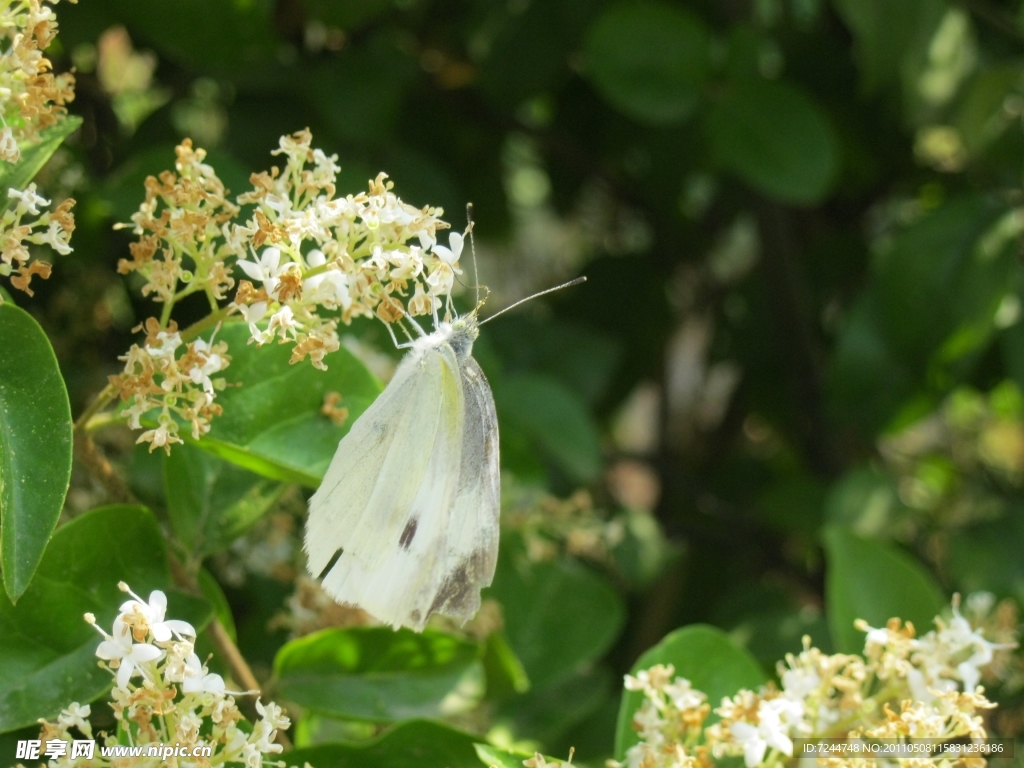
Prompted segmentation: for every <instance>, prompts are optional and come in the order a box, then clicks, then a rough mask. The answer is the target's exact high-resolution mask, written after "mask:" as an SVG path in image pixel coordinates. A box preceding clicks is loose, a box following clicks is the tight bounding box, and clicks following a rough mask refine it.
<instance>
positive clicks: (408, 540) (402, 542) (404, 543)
mask: <svg viewBox="0 0 1024 768" xmlns="http://www.w3.org/2000/svg"><path fill="white" fill-rule="evenodd" d="M418 522H419V518H415V517H410V518H409V522H408V523H406V524H405V529H404V530H403V531H402V535H401V536H399V538H398V546H400V547H401V548H402V549H408V548H409V545H410V544H412V537H413V536H415V535H416V525H417V523H418Z"/></svg>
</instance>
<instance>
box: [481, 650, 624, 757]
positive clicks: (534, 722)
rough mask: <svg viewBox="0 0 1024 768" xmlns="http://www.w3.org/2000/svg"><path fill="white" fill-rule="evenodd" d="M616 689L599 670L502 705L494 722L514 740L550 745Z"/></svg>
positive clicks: (601, 668)
mask: <svg viewBox="0 0 1024 768" xmlns="http://www.w3.org/2000/svg"><path fill="white" fill-rule="evenodd" d="M616 688H618V686H617V685H616V684H615V676H614V675H612V673H611V672H610V671H609V670H608V669H607V668H605V667H604V666H599V667H596V668H595V669H590V670H587V671H586V672H582V673H579V674H575V675H572V676H571V677H567V678H563V679H561V680H559V681H558V682H556V683H553V684H551V685H547V686H545V687H544V688H537V689H535V690H531V691H529V692H527V693H526V695H524V696H517V697H516V698H514V699H508V700H507V701H503V702H502V703H501V705H500V707H499V708H498V718H497V719H498V721H499V722H501V723H502V724H505V723H507V724H508V727H509V729H510V730H511V732H512V736H513V738H514V739H516V740H520V739H528V740H536V741H539V742H541V743H542V744H554V743H555V742H560V741H561V740H562V739H563V738H564V736H565V734H566V733H567V732H568V731H569V730H570V729H571V728H573V727H574V726H576V725H579V724H580V723H581V722H583V721H584V720H586V719H587V718H588V717H590V716H591V715H593V714H594V713H595V712H596V711H597V710H598V709H600V708H601V705H602V704H604V703H605V702H606V701H608V699H609V697H610V696H611V695H612V692H613V691H615V689H616ZM615 698H616V700H618V692H617V691H616V692H615Z"/></svg>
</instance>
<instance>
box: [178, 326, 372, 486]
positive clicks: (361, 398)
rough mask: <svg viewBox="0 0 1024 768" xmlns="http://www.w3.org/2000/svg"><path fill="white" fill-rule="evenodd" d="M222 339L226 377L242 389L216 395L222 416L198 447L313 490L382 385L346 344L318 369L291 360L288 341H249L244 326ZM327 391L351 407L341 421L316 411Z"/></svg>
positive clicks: (225, 331)
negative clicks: (225, 345)
mask: <svg viewBox="0 0 1024 768" xmlns="http://www.w3.org/2000/svg"><path fill="white" fill-rule="evenodd" d="M219 338H221V339H223V340H224V341H227V342H228V346H229V348H230V355H231V365H230V367H229V368H228V369H227V370H226V371H225V373H224V375H225V377H226V378H227V380H228V381H229V382H232V383H237V384H240V385H241V386H237V387H229V388H228V389H227V390H225V391H224V392H223V393H221V394H220V395H219V396H218V398H217V402H218V403H219V404H220V405H221V406H223V408H224V414H223V415H222V416H218V417H217V418H216V419H214V420H213V423H212V426H211V429H210V432H209V434H207V435H205V436H204V437H203V439H202V440H200V441H198V442H196V443H195V445H197V446H198V447H199V448H202V449H203V450H205V451H209V452H210V453H212V454H214V455H216V456H220V457H221V458H222V459H225V460H227V461H230V462H231V463H232V464H237V465H238V466H240V467H243V468H245V469H248V470H250V471H251V472H255V473H256V474H259V475H263V476H264V477H269V478H272V479H276V480H285V481H287V482H295V483H301V484H302V485H305V486H307V487H309V488H316V487H317V486H318V485H319V484H320V479H321V478H322V477H323V474H324V472H326V471H327V467H328V465H329V464H330V463H331V459H332V458H333V457H334V452H335V451H336V450H337V448H338V442H339V441H340V440H341V438H342V437H344V436H345V435H346V434H347V433H348V430H349V428H350V427H351V426H352V424H353V422H354V421H355V420H356V419H357V418H358V417H359V416H360V414H362V412H363V411H365V410H366V409H367V407H369V405H370V403H372V402H373V400H374V398H376V396H377V395H378V394H380V390H381V386H380V382H378V381H377V380H376V379H375V378H374V377H373V375H372V374H371V373H370V372H369V371H368V370H366V366H364V365H363V364H362V363H361V362H359V360H357V359H356V358H355V357H354V356H353V355H352V354H351V353H350V352H349V351H348V350H346V349H345V348H344V347H343V348H342V349H340V350H338V351H337V352H332V353H331V354H329V355H327V357H326V358H325V363H326V364H327V370H326V371H319V370H317V369H316V368H314V367H313V366H312V365H310V363H309V361H308V360H307V361H303V362H301V363H298V364H296V365H291V364H289V362H288V361H289V359H290V358H291V348H290V347H288V346H285V345H279V344H268V345H266V346H264V347H261V348H257V347H256V345H255V344H248V343H247V341H248V339H249V329H248V327H247V326H246V325H244V324H241V323H237V324H232V325H229V326H227V327H225V328H224V329H223V330H222V331H221V333H220V336H219ZM328 392H337V393H339V394H340V395H341V401H340V403H339V407H343V408H348V411H349V414H348V419H347V420H346V421H345V423H344V424H342V425H340V426H339V425H336V424H334V423H333V422H332V421H331V420H330V419H329V418H327V417H326V416H324V415H323V414H322V413H321V412H320V409H321V408H322V407H323V403H324V395H325V394H326V393H328Z"/></svg>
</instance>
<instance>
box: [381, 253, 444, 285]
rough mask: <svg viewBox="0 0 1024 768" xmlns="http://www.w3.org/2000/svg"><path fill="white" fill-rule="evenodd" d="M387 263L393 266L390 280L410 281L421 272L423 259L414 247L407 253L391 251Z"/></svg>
mask: <svg viewBox="0 0 1024 768" xmlns="http://www.w3.org/2000/svg"><path fill="white" fill-rule="evenodd" d="M445 250H447V249H445ZM388 261H390V262H391V263H392V264H393V265H394V269H392V270H391V279H392V280H412V279H413V278H415V277H417V276H419V274H420V272H422V271H423V257H422V256H420V249H419V248H417V247H416V246H415V245H414V246H412V247H411V248H410V249H409V252H408V253H404V252H403V251H391V252H390V253H388Z"/></svg>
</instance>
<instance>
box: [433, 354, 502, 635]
mask: <svg viewBox="0 0 1024 768" xmlns="http://www.w3.org/2000/svg"><path fill="white" fill-rule="evenodd" d="M459 372H460V374H461V378H462V392H463V395H464V398H465V417H464V419H463V425H462V456H461V459H460V466H459V483H458V488H457V491H456V495H455V505H454V508H453V510H452V514H451V522H450V524H449V531H448V537H447V542H446V545H447V546H446V548H445V558H444V561H445V562H444V567H443V571H444V575H443V577H442V578H441V582H440V587H439V588H438V590H437V594H436V595H435V597H434V601H433V603H432V604H431V606H430V610H431V611H436V612H438V613H443V614H445V615H446V616H451V617H453V618H455V619H458V620H459V621H462V622H466V621H468V620H469V619H471V618H473V616H474V615H475V614H476V612H477V611H478V610H479V609H480V590H481V588H483V587H486V586H488V585H490V583H491V580H492V579H493V578H494V568H495V565H496V564H497V562H498V515H499V512H500V502H501V492H500V465H499V460H498V416H497V413H496V412H495V409H494V397H493V396H492V395H491V388H490V386H489V385H488V383H487V378H486V377H485V376H484V372H483V371H482V370H481V369H480V366H479V365H478V364H477V362H476V360H474V359H473V358H472V357H467V358H466V359H465V361H464V362H463V363H462V366H461V367H460V371H459Z"/></svg>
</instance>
